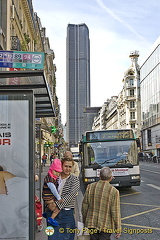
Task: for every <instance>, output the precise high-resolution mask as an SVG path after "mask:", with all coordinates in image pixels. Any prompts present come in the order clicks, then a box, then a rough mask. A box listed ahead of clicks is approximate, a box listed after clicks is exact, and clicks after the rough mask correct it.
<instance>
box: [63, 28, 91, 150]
mask: <svg viewBox="0 0 160 240" xmlns="http://www.w3.org/2000/svg"><path fill="white" fill-rule="evenodd" d="M66 60H67V61H66V62H67V66H66V67H67V69H66V73H67V76H66V79H67V83H66V88H67V89H66V90H67V95H66V96H67V103H66V104H67V108H66V109H67V114H66V115H67V141H68V142H69V144H70V146H71V145H75V144H78V142H79V141H80V139H81V137H82V134H83V132H84V131H85V129H84V126H85V125H84V122H83V111H84V108H86V107H90V41H89V30H88V27H87V26H86V24H78V25H75V24H68V27H67V54H66Z"/></svg>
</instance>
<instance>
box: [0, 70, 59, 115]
mask: <svg viewBox="0 0 160 240" xmlns="http://www.w3.org/2000/svg"><path fill="white" fill-rule="evenodd" d="M0 89H7V90H12V89H14V90H16V89H17V90H19V89H22V90H25V89H30V90H33V92H34V96H35V99H36V118H43V117H55V107H54V105H53V100H52V95H51V91H50V86H49V84H48V83H47V81H46V78H45V75H44V71H43V70H29V71H27V70H25V71H0Z"/></svg>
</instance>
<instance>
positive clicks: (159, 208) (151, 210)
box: [121, 207, 160, 220]
mask: <svg viewBox="0 0 160 240" xmlns="http://www.w3.org/2000/svg"><path fill="white" fill-rule="evenodd" d="M156 210H160V207H158V208H154V209H150V210H148V211H144V212H141V213H137V214H133V215H130V216H128V217H124V218H121V220H125V219H128V218H132V217H136V216H139V215H142V214H145V213H148V212H153V211H156Z"/></svg>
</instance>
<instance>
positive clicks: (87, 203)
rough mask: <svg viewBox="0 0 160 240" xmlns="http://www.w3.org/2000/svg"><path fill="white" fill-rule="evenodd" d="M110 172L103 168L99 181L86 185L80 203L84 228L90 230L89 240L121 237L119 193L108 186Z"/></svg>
mask: <svg viewBox="0 0 160 240" xmlns="http://www.w3.org/2000/svg"><path fill="white" fill-rule="evenodd" d="M112 178H113V177H112V171H111V170H110V168H108V167H103V168H102V169H101V171H100V180H99V181H98V182H95V183H91V184H89V185H88V187H87V189H86V192H85V195H84V199H83V202H82V216H83V222H84V226H85V227H87V228H88V229H90V230H92V231H91V232H92V233H93V234H91V235H90V240H110V236H111V234H112V233H115V238H119V237H120V235H121V214H120V197H119V191H118V190H117V189H116V188H115V187H113V186H112V185H111V184H110V181H111V180H112Z"/></svg>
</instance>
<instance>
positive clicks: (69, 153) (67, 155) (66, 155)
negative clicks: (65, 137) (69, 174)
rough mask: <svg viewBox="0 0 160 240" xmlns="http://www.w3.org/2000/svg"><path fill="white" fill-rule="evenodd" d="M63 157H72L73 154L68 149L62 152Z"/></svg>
mask: <svg viewBox="0 0 160 240" xmlns="http://www.w3.org/2000/svg"><path fill="white" fill-rule="evenodd" d="M63 157H65V158H69V159H73V154H72V153H71V152H70V151H66V152H65V153H64V155H63Z"/></svg>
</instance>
